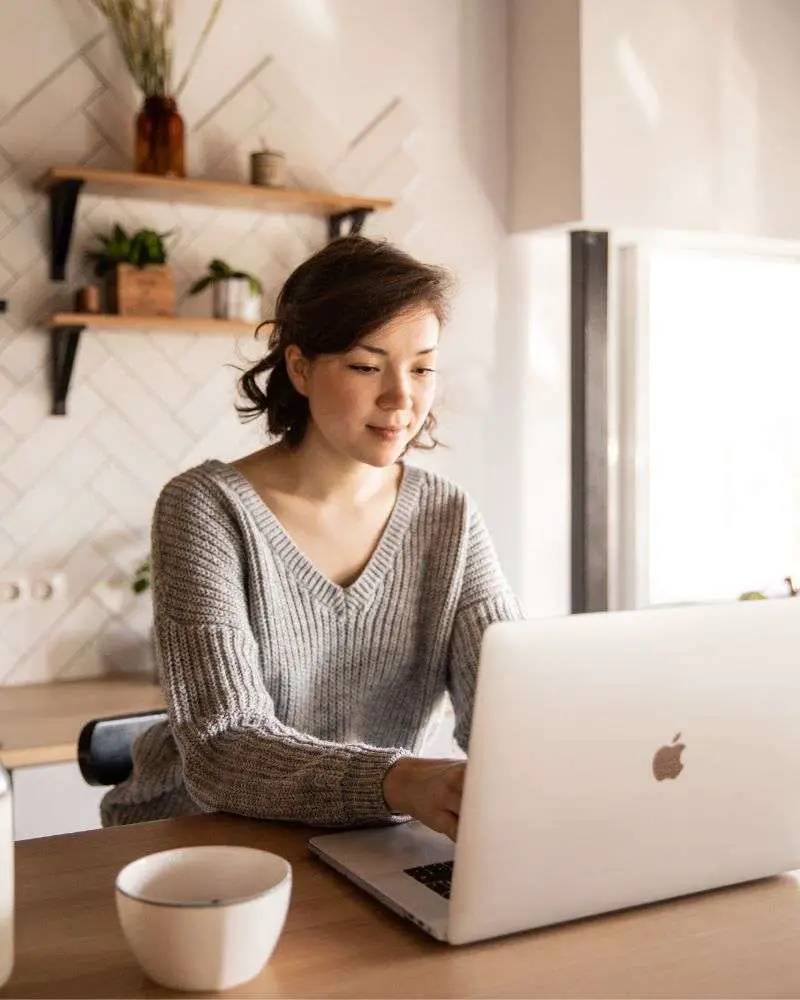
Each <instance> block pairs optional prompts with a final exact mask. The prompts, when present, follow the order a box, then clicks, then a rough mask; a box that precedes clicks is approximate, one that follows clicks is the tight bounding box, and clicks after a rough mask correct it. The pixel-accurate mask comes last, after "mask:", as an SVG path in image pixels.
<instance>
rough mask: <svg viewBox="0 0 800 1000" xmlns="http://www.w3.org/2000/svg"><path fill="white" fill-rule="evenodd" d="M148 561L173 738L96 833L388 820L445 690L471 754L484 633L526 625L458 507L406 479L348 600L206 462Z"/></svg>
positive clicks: (143, 760) (182, 487)
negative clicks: (255, 820)
mask: <svg viewBox="0 0 800 1000" xmlns="http://www.w3.org/2000/svg"><path fill="white" fill-rule="evenodd" d="M152 559H153V581H154V590H153V605H154V615H155V625H154V628H155V637H156V648H157V655H158V662H159V670H160V676H161V684H162V687H163V689H164V695H165V698H166V701H167V706H168V714H169V722H168V723H161V724H157V725H155V726H153V727H152V728H151V729H150V730H148V731H147V732H146V733H144V734H143V735H142V736H141V737H140V738H139V739H138V740H137V742H136V744H135V746H134V753H133V758H134V770H133V774H132V775H131V777H130V778H129V779H128V780H127V781H125V782H124V783H123V784H121V785H118V786H117V787H116V788H114V789H112V790H111V791H110V792H109V793H108V794H107V795H106V796H105V798H104V799H103V803H102V810H101V812H102V819H103V823H104V824H105V825H111V824H116V823H130V822H137V821H141V820H149V819H161V818H165V817H168V816H177V815H186V814H191V813H195V812H205V811H211V810H223V811H226V812H233V813H239V814H241V815H245V816H254V817H259V818H269V819H281V820H297V821H301V822H306V823H313V824H319V825H325V826H347V825H356V824H360V823H376V822H387V821H391V820H392V818H393V817H392V816H391V814H390V813H389V811H388V809H387V806H386V803H385V801H384V798H383V793H382V782H383V776H384V774H385V773H386V771H387V769H388V768H389V767H390V766H391V765H392V764H393V763H394V762H395V761H396V760H397V759H398V758H399V757H401V756H402V755H404V754H409V753H416V752H418V751H419V750H420V749H421V747H422V745H423V743H424V741H425V737H426V735H427V734H428V731H429V729H430V728H431V726H432V725H435V724H436V721H437V718H438V710H439V709H440V707H441V705H442V701H443V698H444V695H445V692H446V691H449V692H450V695H451V698H452V701H453V706H454V709H455V713H456V729H455V736H456V739H457V741H458V743H459V745H460V746H461V747H462V748H463V749H464V750H465V751H466V749H467V744H468V740H469V730H470V720H471V713H472V700H473V695H474V691H475V679H476V673H477V666H478V654H479V649H480V643H481V638H482V635H483V632H484V630H485V629H486V627H487V626H488V625H489V624H490V623H491V622H494V621H501V620H507V619H514V618H519V617H521V613H520V609H519V605H518V603H517V600H516V598H515V597H514V595H513V594H512V592H511V590H510V588H509V586H508V584H507V582H506V580H505V578H504V577H503V574H502V572H501V570H500V568H499V566H498V562H497V558H496V556H495V552H494V549H493V546H492V543H491V541H490V539H489V536H488V533H487V531H486V528H485V527H484V524H483V521H482V519H481V517H480V515H479V513H478V512H477V510H476V509H475V508H474V506H473V504H472V503H471V501H470V500H469V498H468V497H467V496H466V494H464V493H463V492H462V491H461V490H459V489H458V488H457V487H456V486H454V485H453V484H452V483H450V482H448V481H447V480H445V479H443V478H441V477H439V476H436V475H433V474H431V473H428V472H425V471H423V470H421V469H419V468H416V467H414V466H409V465H406V466H405V467H404V470H403V477H402V480H401V484H400V489H399V492H398V496H397V500H396V503H395V506H394V509H393V511H392V514H391V516H390V518H389V521H388V523H387V525H386V528H385V530H384V532H383V535H382V536H381V540H380V542H379V544H378V547H377V548H376V550H375V552H374V553H373V555H372V557H371V558H370V560H369V563H368V564H367V566H366V568H365V569H364V571H363V572H362V574H361V575H360V576H359V577H358V579H357V580H356V581H355V582H354V583H353V584H351V585H350V586H348V587H340V586H337V585H336V584H334V583H333V582H331V581H330V580H329V579H327V578H326V577H324V576H323V575H322V574H321V573H320V572H319V571H318V570H317V569H316V568H315V566H314V565H313V564H312V563H311V562H310V561H309V560H308V559H307V558H306V557H305V556H304V555H303V553H302V552H301V551H300V550H299V549H298V548H297V547H296V546H295V544H294V542H293V541H292V540H291V538H290V537H289V535H288V534H287V533H286V532H285V531H284V529H283V527H282V526H281V524H280V522H279V521H278V520H277V519H276V518H275V516H274V515H273V514H272V512H271V511H270V509H269V508H268V507H267V505H266V504H265V503H264V502H263V501H262V500H261V498H260V497H259V496H258V494H257V493H256V492H255V490H254V489H253V488H252V486H251V485H250V484H249V482H248V481H247V480H246V479H245V478H244V477H243V476H242V475H241V474H240V473H239V472H238V471H237V470H236V469H235V468H234V467H233V466H231V465H228V464H225V463H223V462H218V461H210V462H205V463H204V464H203V465H200V466H198V467H197V468H195V469H191V470H190V471H188V472H185V473H183V474H182V475H180V476H178V477H176V478H175V479H173V480H172V481H171V482H169V483H168V484H167V486H166V487H165V488H164V490H163V491H162V493H161V495H160V497H159V499H158V502H157V504H156V510H155V515H154V519H153V533H152Z"/></svg>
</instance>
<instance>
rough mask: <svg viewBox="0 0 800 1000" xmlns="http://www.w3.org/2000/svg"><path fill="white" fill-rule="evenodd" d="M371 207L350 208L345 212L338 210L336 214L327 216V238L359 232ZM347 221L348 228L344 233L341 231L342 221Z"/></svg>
mask: <svg viewBox="0 0 800 1000" xmlns="http://www.w3.org/2000/svg"><path fill="white" fill-rule="evenodd" d="M372 211H373V209H371V208H351V209H350V210H349V211H347V212H338V213H337V214H336V215H329V216H328V239H329V240H336V239H338V238H339V237H340V236H353V235H354V234H355V233H360V232H361V228H362V226H363V225H364V221H365V220H366V218H367V216H368V215H369V214H370V212H372ZM343 222H349V223H350V228H349V229H348V231H347V232H346V233H343V232H342V223H343Z"/></svg>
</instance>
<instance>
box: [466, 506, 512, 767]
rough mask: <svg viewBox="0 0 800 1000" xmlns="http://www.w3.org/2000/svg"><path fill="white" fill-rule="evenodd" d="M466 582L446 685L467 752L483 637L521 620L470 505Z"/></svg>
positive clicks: (476, 515) (484, 530)
mask: <svg viewBox="0 0 800 1000" xmlns="http://www.w3.org/2000/svg"><path fill="white" fill-rule="evenodd" d="M467 530H468V535H467V552H466V561H465V566H464V579H463V583H462V586H461V593H460V596H459V602H458V610H457V612H456V617H455V622H454V624H453V632H452V635H451V639H450V653H449V660H448V672H447V686H448V690H449V692H450V697H451V699H452V701H453V708H454V710H455V715H456V725H455V732H454V735H455V739H456V742H457V743H458V745H459V746H460V747H461V749H462V750H463V751H464V752H465V753H466V752H467V746H468V744H469V734H470V729H471V727H472V706H473V701H474V699H475V683H476V681H477V676H478V659H479V656H480V649H481V642H482V640H483V633H484V632H485V631H486V629H487V628H488V627H489V625H491V624H492V623H493V622H501V621H515V620H517V619H519V618H522V617H523V614H522V609H521V608H520V604H519V601H518V600H517V598H516V597H515V596H514V593H513V591H512V590H511V587H510V585H509V583H508V581H507V580H506V578H505V576H504V575H503V571H502V569H501V568H500V563H499V560H498V558H497V554H496V552H495V549H494V545H493V544H492V540H491V538H490V536H489V532H488V530H487V529H486V525H485V524H484V522H483V518H482V517H481V515H480V513H479V512H478V510H477V509H475V508H474V507H473V506H472V504H471V503H470V504H469V521H468V529H467Z"/></svg>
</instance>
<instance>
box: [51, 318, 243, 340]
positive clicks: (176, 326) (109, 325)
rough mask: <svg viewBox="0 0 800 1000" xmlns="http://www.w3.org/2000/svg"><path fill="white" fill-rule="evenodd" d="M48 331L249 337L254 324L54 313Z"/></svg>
mask: <svg viewBox="0 0 800 1000" xmlns="http://www.w3.org/2000/svg"><path fill="white" fill-rule="evenodd" d="M48 325H49V326H50V328H51V329H53V330H57V329H59V328H75V327H81V328H83V329H89V328H91V329H100V330H158V331H159V333H162V332H163V333H217V334H234V335H235V336H238V337H247V336H252V335H253V334H254V333H255V329H256V324H255V323H245V322H243V321H241V320H235V319H212V318H211V317H210V316H116V315H112V314H108V313H56V314H55V316H53V317H52V319H51V320H50V323H49V324H48Z"/></svg>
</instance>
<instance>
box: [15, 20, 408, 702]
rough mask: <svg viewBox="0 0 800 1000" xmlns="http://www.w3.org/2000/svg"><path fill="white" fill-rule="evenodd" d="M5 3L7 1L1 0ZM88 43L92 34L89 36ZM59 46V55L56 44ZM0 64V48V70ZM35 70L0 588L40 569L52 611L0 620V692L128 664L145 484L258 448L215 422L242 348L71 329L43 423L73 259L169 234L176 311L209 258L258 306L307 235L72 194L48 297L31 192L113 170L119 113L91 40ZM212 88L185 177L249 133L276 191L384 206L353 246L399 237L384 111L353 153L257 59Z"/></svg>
mask: <svg viewBox="0 0 800 1000" xmlns="http://www.w3.org/2000/svg"><path fill="white" fill-rule="evenodd" d="M14 2H16V0H14ZM95 28H96V25H95ZM61 48H62V50H63V44H62V46H61ZM6 55H8V53H4V52H3V39H2V37H0V62H2V60H3V58H4V57H5V56H6ZM62 56H63V58H60V59H55V60H54V61H53V62H52V64H50V65H47V66H46V67H45V68H44V69H43V70H42V69H40V71H39V72H40V77H39V79H37V80H35V81H33V82H31V83H30V84H29V85H28V86H27V88H26V90H25V92H24V93H22V94H21V95H19V96H18V98H17V99H15V100H14V102H13V103H11V104H5V103H3V104H0V298H6V299H7V300H8V303H9V311H8V313H7V314H6V315H5V316H4V317H2V318H0V581H2V580H9V579H14V578H15V577H17V576H19V575H23V574H24V575H35V574H36V573H37V572H39V571H42V572H49V571H53V570H58V571H61V572H63V573H64V574H65V575H66V579H67V588H68V592H67V595H66V598H65V599H63V600H56V601H52V602H50V603H45V604H42V603H28V604H26V605H25V606H23V607H14V609H13V610H10V607H9V605H1V604H0V683H6V684H17V683H30V682H38V681H45V680H50V679H52V678H55V677H59V678H66V677H77V676H89V675H92V674H96V673H100V672H105V671H107V670H123V669H124V670H129V669H137V668H140V667H142V668H144V667H145V665H146V662H147V657H148V643H147V636H148V629H149V607H148V600H147V598H146V597H144V598H143V597H136V596H134V595H133V594H132V593H131V592H130V588H129V581H130V578H131V575H132V572H133V570H134V568H135V566H136V565H137V563H138V562H139V560H140V559H141V558H142V557H143V555H144V554H145V553H146V551H147V546H148V542H147V533H148V525H149V520H150V514H151V510H152V506H153V502H154V499H155V497H156V495H157V492H158V490H159V488H160V486H161V485H162V484H163V483H164V482H165V481H166V480H167V479H168V478H170V477H171V476H173V475H175V474H176V473H177V472H178V471H180V470H182V469H184V468H187V467H189V466H190V465H193V464H195V463H196V462H199V461H202V460H203V459H205V458H207V457H210V456H217V457H221V458H231V457H234V456H235V455H237V454H242V453H244V452H246V451H247V450H251V449H252V448H253V447H256V446H257V445H258V442H259V441H260V440H261V432H260V430H259V429H257V428H253V427H252V425H247V426H246V427H244V428H243V427H242V426H241V425H240V424H239V422H238V420H237V419H236V415H235V412H234V410H233V401H234V386H235V376H236V372H235V371H233V370H232V369H231V367H229V366H230V365H231V364H236V363H240V361H241V359H242V358H244V357H252V356H254V352H256V351H258V346H257V345H255V344H253V343H252V342H250V341H240V342H236V341H234V340H232V339H229V338H219V337H210V336H199V335H191V334H190V335H185V336H183V335H163V334H162V335H159V334H157V333H111V332H108V333H105V332H97V333H84V335H83V338H82V341H81V345H80V350H79V353H78V358H77V362H76V368H75V373H74V377H73V386H72V390H71V394H70V398H69V401H68V409H69V415H68V417H66V418H59V417H51V416H49V404H50V400H49V388H48V381H47V373H48V338H47V335H46V331H45V329H44V326H43V321H44V320H45V319H46V317H47V316H48V314H50V313H51V312H52V311H53V310H54V309H56V308H65V307H66V308H69V306H70V302H71V293H72V289H74V288H75V287H77V286H78V285H79V284H81V283H84V282H85V281H86V280H88V278H89V275H88V273H87V271H86V268H85V266H84V265H83V264H82V256H83V251H84V249H85V248H86V246H87V244H88V243H89V242H90V241H91V240H92V238H93V236H94V235H96V234H97V233H102V232H104V231H106V230H107V229H108V227H109V225H110V224H112V223H113V222H115V221H119V222H121V223H122V224H123V225H127V226H129V227H138V226H143V225H148V226H153V227H155V228H158V229H160V230H173V236H172V237H171V248H172V263H173V264H174V267H175V272H176V281H177V287H178V291H179V295H180V299H181V310H182V311H183V312H184V313H186V314H188V315H200V314H207V313H208V312H209V311H210V302H209V301H208V299H201V298H197V299H190V300H186V299H185V298H184V297H185V293H186V289H187V287H188V285H189V284H190V282H191V281H192V280H193V279H194V278H195V277H196V276H197V274H198V272H201V271H202V270H204V269H205V265H206V264H207V262H208V260H209V259H210V258H211V257H212V256H221V257H227V258H230V260H231V262H232V263H234V264H235V265H236V266H238V267H242V268H245V269H248V270H252V271H254V272H255V273H257V274H258V275H260V276H261V277H262V279H263V280H264V282H265V285H266V287H267V288H268V290H269V291H268V294H267V308H269V302H270V299H271V298H272V296H273V295H274V292H275V290H276V289H277V287H278V286H279V284H280V282H281V280H282V278H283V277H284V276H285V275H286V273H287V272H288V270H290V269H291V268H292V267H293V266H294V265H295V264H297V263H298V262H299V261H300V260H302V259H303V258H304V257H306V256H307V255H308V254H309V253H310V252H312V251H313V250H314V249H315V248H316V247H318V246H320V245H321V244H322V242H323V240H324V239H325V226H324V224H323V223H322V222H321V221H320V220H316V219H312V218H306V217H303V216H272V215H269V216H264V215H257V214H253V213H249V212H242V211H218V210H215V209H211V208H204V207H195V206H186V205H164V204H160V203H159V204H155V203H148V202H141V201H130V200H129V201H124V200H115V199H110V198H102V199H100V198H93V197H89V196H85V197H84V198H83V199H82V200H81V204H80V207H79V213H80V215H79V219H78V223H77V226H76V231H75V236H74V241H73V252H72V256H71V260H70V262H69V266H68V281H67V283H66V284H65V285H57V284H53V283H51V282H50V281H49V279H48V265H47V225H48V218H47V211H46V208H47V206H46V200H45V198H44V197H43V196H42V195H41V194H38V193H37V192H36V191H35V190H34V188H33V182H34V180H35V179H36V177H37V176H38V175H40V174H41V173H42V172H43V171H44V170H45V169H46V168H47V167H48V166H50V165H52V164H54V163H86V164H93V165H98V166H104V167H109V168H115V167H116V168H121V169H126V168H128V166H129V164H130V160H131V131H132V120H133V116H134V114H135V110H136V97H135V94H134V93H133V92H132V90H131V88H130V85H129V83H128V81H127V79H126V78H125V77H124V74H122V73H120V71H119V67H118V58H117V57H116V53H115V51H114V47H113V44H112V42H111V39H110V38H109V37H108V36H107V35H105V34H103V33H101V34H92V35H90V36H89V37H87V38H85V39H84V40H83V41H81V42H80V43H79V44H76V47H75V48H74V51H71V52H69V53H67V54H66V55H64V53H63V51H62ZM228 72H229V73H230V74H232V76H231V80H230V87H229V88H228V89H227V92H226V93H225V94H224V96H223V97H222V98H221V99H220V100H219V101H218V103H217V104H216V105H215V106H214V107H213V108H212V109H211V111H209V112H208V113H206V114H205V115H204V117H203V118H202V119H200V120H198V121H195V122H191V121H188V122H187V126H188V127H189V130H190V134H189V139H188V149H187V151H188V156H189V163H190V168H191V172H192V174H195V175H206V176H212V177H217V178H220V179H223V178H225V179H237V180H245V179H246V177H247V155H248V153H249V151H250V150H251V149H253V148H256V147H257V146H258V136H259V135H261V134H263V135H265V136H268V137H269V141H270V144H271V145H274V146H276V147H279V148H282V149H284V150H286V152H287V154H288V158H289V162H290V163H291V164H292V175H293V176H292V181H293V183H296V184H300V185H305V186H312V185H313V186H317V187H319V186H322V187H329V188H331V189H332V190H357V191H361V192H365V193H367V194H376V195H377V194H381V195H386V196H389V197H394V198H397V199H398V200H399V204H398V206H397V207H396V208H395V209H394V210H393V211H392V212H390V213H386V214H385V215H383V216H381V217H379V218H378V217H376V218H374V219H373V220H371V221H370V223H369V229H368V231H369V232H371V233H373V234H386V235H388V236H389V237H390V238H393V239H396V240H398V241H403V240H404V239H405V238H407V236H408V235H409V234H410V233H411V231H412V230H413V227H414V226H415V224H416V219H415V215H414V211H413V204H412V201H411V199H403V198H402V197H401V196H402V195H403V193H404V191H407V190H408V189H409V188H410V186H411V184H412V182H414V180H415V176H416V168H415V163H414V160H413V158H412V157H411V156H410V154H409V152H408V148H407V147H408V145H409V144H408V140H409V137H410V136H411V135H412V133H413V132H414V130H415V128H416V124H415V119H414V116H413V114H412V112H411V111H410V109H409V108H408V107H406V106H405V105H404V104H403V102H402V101H401V100H399V99H398V100H395V101H392V102H391V103H390V104H389V105H388V106H387V107H386V108H385V109H384V111H383V112H382V113H381V114H380V115H379V116H378V117H377V118H376V119H375V120H373V121H372V122H365V123H364V126H363V129H362V130H361V132H360V133H359V134H358V135H357V136H355V137H350V136H348V137H346V136H342V135H341V134H339V133H338V132H337V129H336V128H335V127H334V126H333V125H331V124H330V122H329V121H328V120H327V119H326V115H325V109H324V101H322V100H321V101H320V102H319V103H315V102H313V101H311V100H310V99H309V97H308V95H307V93H306V92H305V91H304V90H303V89H302V88H300V87H299V86H297V83H296V81H295V80H294V79H293V78H292V76H291V74H290V73H289V72H287V70H286V68H285V67H282V66H281V65H280V64H279V63H278V61H277V60H276V59H274V58H271V57H267V58H264V59H263V60H262V61H261V62H259V63H257V64H256V65H254V66H251V67H238V68H237V67H235V66H234V69H233V70H231V69H230V68H229V69H228Z"/></svg>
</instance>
